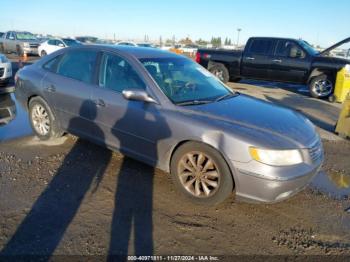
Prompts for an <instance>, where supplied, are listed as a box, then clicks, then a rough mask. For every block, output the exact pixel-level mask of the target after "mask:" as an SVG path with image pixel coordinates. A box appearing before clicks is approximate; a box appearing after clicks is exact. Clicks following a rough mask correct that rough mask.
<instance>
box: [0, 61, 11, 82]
mask: <svg viewBox="0 0 350 262" xmlns="http://www.w3.org/2000/svg"><path fill="white" fill-rule="evenodd" d="M11 77H12V65H11V63H10V62H8V63H0V81H3V82H5V81H6V80H8V79H9V78H11Z"/></svg>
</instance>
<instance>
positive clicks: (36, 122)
mask: <svg viewBox="0 0 350 262" xmlns="http://www.w3.org/2000/svg"><path fill="white" fill-rule="evenodd" d="M29 119H30V124H31V126H32V129H33V131H34V133H35V135H36V136H37V137H38V138H39V139H40V140H49V139H52V138H57V137H60V136H62V134H63V132H62V130H61V129H60V128H59V125H58V123H57V121H56V119H55V117H54V114H53V113H52V110H51V108H50V107H49V105H48V104H47V103H46V102H45V100H43V99H42V98H40V97H34V98H32V99H31V100H30V102H29Z"/></svg>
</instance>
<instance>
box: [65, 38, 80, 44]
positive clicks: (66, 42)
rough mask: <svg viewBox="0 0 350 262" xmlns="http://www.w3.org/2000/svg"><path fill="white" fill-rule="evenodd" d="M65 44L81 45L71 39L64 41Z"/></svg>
mask: <svg viewBox="0 0 350 262" xmlns="http://www.w3.org/2000/svg"><path fill="white" fill-rule="evenodd" d="M63 42H64V43H65V44H66V45H67V46H75V45H80V44H79V42H78V41H76V40H74V39H69V38H65V39H63Z"/></svg>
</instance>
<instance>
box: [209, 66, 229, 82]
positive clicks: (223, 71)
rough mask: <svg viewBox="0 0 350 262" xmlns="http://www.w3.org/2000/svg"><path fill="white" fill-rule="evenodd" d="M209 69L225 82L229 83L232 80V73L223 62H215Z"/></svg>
mask: <svg viewBox="0 0 350 262" xmlns="http://www.w3.org/2000/svg"><path fill="white" fill-rule="evenodd" d="M209 71H210V73H212V74H213V75H214V76H216V77H217V78H219V79H220V80H221V81H222V82H224V83H227V82H228V81H229V80H230V74H229V73H228V70H227V68H226V66H225V65H223V64H221V63H217V64H214V65H213V66H212V67H210V68H209Z"/></svg>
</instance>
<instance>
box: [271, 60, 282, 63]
mask: <svg viewBox="0 0 350 262" xmlns="http://www.w3.org/2000/svg"><path fill="white" fill-rule="evenodd" d="M272 62H275V63H282V60H281V59H274V60H272Z"/></svg>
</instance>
